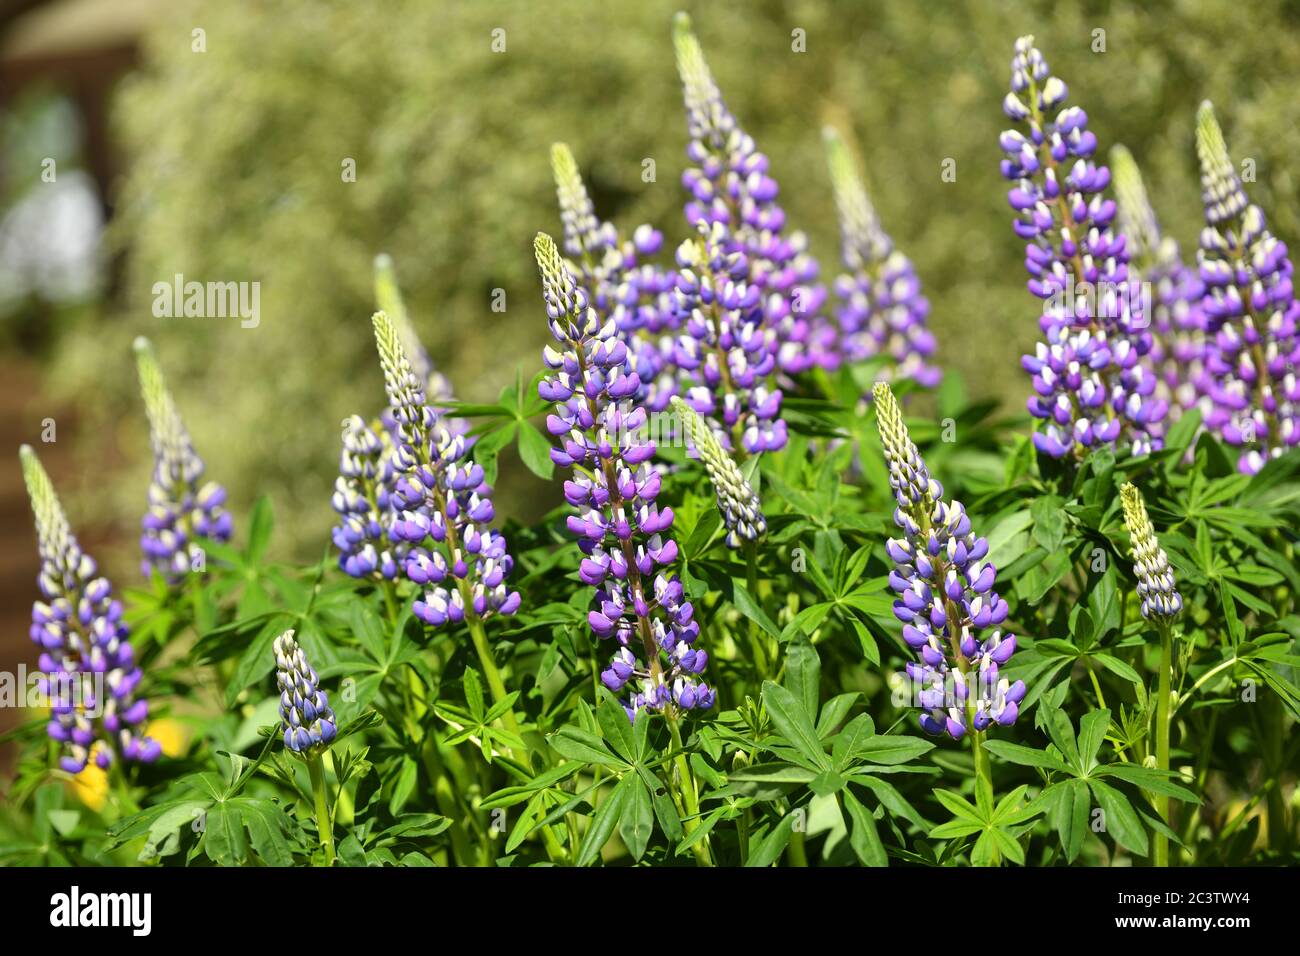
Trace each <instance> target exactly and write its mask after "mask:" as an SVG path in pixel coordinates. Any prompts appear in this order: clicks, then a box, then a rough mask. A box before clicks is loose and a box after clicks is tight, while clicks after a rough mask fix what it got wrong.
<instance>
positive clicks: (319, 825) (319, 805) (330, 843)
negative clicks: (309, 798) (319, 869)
mask: <svg viewBox="0 0 1300 956" xmlns="http://www.w3.org/2000/svg"><path fill="white" fill-rule="evenodd" d="M307 774H308V776H310V777H311V790H312V793H313V794H314V795H315V797H316V829H317V831H318V832H319V833H320V842H321V846H323V847H324V848H325V865H326V866H333V865H334V824H333V823H332V822H331V820H330V808H329V798H328V795H327V794H326V792H325V775H324V774H323V773H321V768H320V760H319V758H316V757H311V758H309V759H308V760H307Z"/></svg>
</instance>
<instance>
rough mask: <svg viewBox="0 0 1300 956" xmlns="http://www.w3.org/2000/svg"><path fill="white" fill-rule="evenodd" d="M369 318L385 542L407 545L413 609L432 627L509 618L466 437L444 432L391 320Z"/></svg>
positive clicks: (502, 563)
mask: <svg viewBox="0 0 1300 956" xmlns="http://www.w3.org/2000/svg"><path fill="white" fill-rule="evenodd" d="M373 321H374V326H375V341H376V344H377V346H378V349H379V361H380V364H381V365H382V366H383V370H384V387H385V389H386V390H387V392H388V401H389V412H390V414H391V416H392V419H393V421H394V427H395V439H394V445H395V447H394V449H393V452H392V456H391V462H392V466H393V469H394V471H395V474H396V480H395V482H394V485H393V490H392V493H391V494H392V507H393V509H394V511H395V512H396V514H395V516H394V518H393V523H392V527H391V528H390V530H389V537H390V538H391V540H392V541H393V542H395V543H397V544H399V545H403V544H404V545H405V546H407V547H408V548H409V550H408V551H407V554H406V558H405V561H404V563H403V572H404V573H405V575H406V577H407V578H408V579H409V580H411V581H412V582H413V583H415V584H416V585H419V586H420V587H422V588H426V590H425V592H424V595H423V597H422V598H420V599H418V600H416V601H415V603H414V605H413V606H412V611H413V612H414V613H415V616H416V617H418V618H419V619H420V620H422V621H424V622H425V623H426V624H429V625H431V626H433V627H440V626H442V625H443V624H446V623H447V622H449V621H450V622H452V623H459V622H460V621H462V620H464V619H465V617H466V616H467V615H471V614H472V615H475V616H477V617H478V618H480V619H481V618H486V617H489V616H491V615H493V614H505V615H510V614H514V613H515V611H517V610H518V609H519V603H520V597H519V592H518V591H511V590H510V589H509V588H508V587H507V586H506V578H507V577H509V575H510V571H511V569H512V568H513V567H514V559H512V558H511V557H510V555H509V553H508V552H507V550H506V542H505V538H503V537H502V536H501V534H500V533H499V532H496V531H493V530H492V529H491V528H489V527H488V524H489V523H490V522H491V521H492V518H493V517H494V511H493V508H492V489H491V487H490V486H489V485H488V484H487V482H486V481H485V479H484V474H483V469H482V467H481V466H479V465H478V464H476V463H475V462H474V461H473V460H472V459H471V458H470V457H469V451H470V446H471V440H470V439H468V438H467V437H466V436H465V435H464V434H463V433H453V432H452V431H450V430H449V429H448V428H447V427H446V425H445V424H444V423H443V420H442V417H441V416H440V415H438V413H437V412H436V411H435V410H434V409H433V408H431V407H430V406H429V404H428V403H427V401H426V399H425V391H424V383H423V382H422V381H421V380H420V379H419V377H418V376H416V374H415V372H414V371H413V370H412V368H411V363H410V361H409V360H408V359H407V357H406V351H405V349H404V348H403V347H402V343H401V339H400V337H399V335H398V332H397V329H396V328H395V327H394V325H393V322H392V320H391V319H389V318H388V316H387V315H385V314H384V313H383V312H376V313H375V315H374V320H373Z"/></svg>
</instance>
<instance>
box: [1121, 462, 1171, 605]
mask: <svg viewBox="0 0 1300 956" xmlns="http://www.w3.org/2000/svg"><path fill="white" fill-rule="evenodd" d="M1119 496H1120V503H1121V504H1122V506H1123V508H1124V527H1126V528H1128V534H1129V541H1130V543H1131V544H1132V545H1133V573H1134V574H1135V575H1136V576H1137V580H1138V586H1137V593H1138V598H1139V599H1140V600H1141V602H1142V604H1141V610H1142V616H1143V617H1145V618H1147V619H1148V620H1150V619H1151V618H1153V617H1154V618H1157V619H1164V620H1171V619H1173V618H1175V617H1177V616H1178V615H1179V614H1180V613H1181V612H1182V610H1183V596H1182V595H1181V594H1179V593H1178V582H1177V581H1175V580H1174V570H1173V568H1171V567H1170V566H1169V556H1168V555H1166V554H1165V549H1164V548H1162V547H1160V541H1159V539H1157V538H1156V529H1155V528H1154V527H1153V526H1152V524H1151V518H1150V516H1149V515H1148V514H1147V504H1146V501H1144V500H1143V498H1142V492H1141V491H1139V490H1138V488H1137V486H1136V485H1135V484H1133V483H1132V482H1131V481H1126V482H1125V483H1124V485H1123V486H1122V487H1121V488H1120V490H1119Z"/></svg>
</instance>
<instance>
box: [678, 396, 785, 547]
mask: <svg viewBox="0 0 1300 956" xmlns="http://www.w3.org/2000/svg"><path fill="white" fill-rule="evenodd" d="M673 410H674V411H675V412H677V417H678V420H679V421H680V422H681V423H682V424H683V426H684V427H685V430H686V434H687V437H688V438H689V439H690V441H691V444H692V445H693V446H694V447H695V451H696V453H697V454H698V455H699V456H700V461H702V462H704V469H705V471H707V472H708V473H709V480H710V481H711V482H713V488H714V491H715V493H716V494H717V498H718V511H720V512H721V513H722V520H723V523H724V524H725V525H726V528H727V547H729V548H739V547H740V546H741V543H742V542H745V541H757V540H758V539H759V538H761V537H762V536H763V535H764V534H766V533H767V519H766V518H764V517H763V506H762V503H761V502H760V501H759V500H758V494H757V493H756V492H755V491H754V489H753V488H752V487H751V486H750V484H749V482H748V481H746V480H745V476H744V475H743V474H741V471H740V468H739V467H738V466H737V465H736V463H735V462H734V461H732V460H731V456H730V455H728V454H727V453H726V452H725V451H724V450H723V448H722V446H721V445H719V444H718V439H717V438H716V437H714V434H713V430H712V429H711V428H709V426H708V424H707V423H706V422H705V421H704V419H703V418H701V417H700V416H699V413H698V412H696V411H695V410H694V409H693V408H691V407H690V406H689V405H687V404H686V403H685V402H684V401H682V400H681V399H680V398H676V397H674V398H673Z"/></svg>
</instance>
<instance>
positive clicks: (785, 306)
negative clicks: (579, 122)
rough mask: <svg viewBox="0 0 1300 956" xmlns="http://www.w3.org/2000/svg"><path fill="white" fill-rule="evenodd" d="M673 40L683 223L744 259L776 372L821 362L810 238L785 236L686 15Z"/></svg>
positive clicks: (757, 159) (763, 162)
mask: <svg viewBox="0 0 1300 956" xmlns="http://www.w3.org/2000/svg"><path fill="white" fill-rule="evenodd" d="M673 40H674V45H675V47H676V52H677V70H678V73H679V74H680V75H681V80H682V88H683V93H684V98H685V102H686V120H687V131H688V134H689V136H690V143H689V144H688V145H687V148H686V155H687V158H688V159H689V160H690V162H691V163H692V164H694V165H692V166H691V167H690V168H688V169H687V170H686V171H685V172H684V173H683V174H682V184H683V185H684V186H685V187H686V190H687V192H688V193H689V194H690V199H689V200H688V202H687V204H686V218H687V220H688V221H689V222H690V224H691V225H692V226H694V227H696V228H697V229H701V231H704V230H711V231H712V232H713V235H714V237H715V239H714V241H716V242H718V243H719V244H720V245H721V246H722V253H723V254H724V255H730V254H733V253H738V254H741V258H739V259H737V260H736V262H737V263H738V264H739V265H740V266H741V268H742V271H740V272H734V273H731V274H730V275H731V277H732V278H733V279H734V280H735V281H737V282H741V283H743V284H744V285H745V286H746V287H747V288H749V289H752V290H753V295H754V299H755V302H754V305H755V306H758V307H760V309H761V315H762V324H763V325H765V326H766V327H768V328H770V329H771V330H773V331H774V332H775V333H776V339H777V345H776V348H775V353H776V359H777V361H778V363H779V364H780V367H781V369H782V370H783V371H785V372H790V373H795V372H801V371H804V370H805V369H808V368H810V367H812V366H813V365H815V364H818V363H819V362H825V361H827V360H826V357H825V356H824V355H822V354H821V353H820V352H819V349H818V346H819V344H820V343H821V340H822V337H821V336H820V335H818V334H815V333H816V331H817V329H818V328H819V327H820V326H821V324H822V323H820V322H819V321H814V319H815V317H816V316H817V315H818V313H819V311H820V310H821V308H822V305H823V303H824V302H825V300H826V289H825V287H824V286H822V285H820V284H818V282H817V275H818V271H819V269H818V265H817V262H816V260H815V259H814V258H813V257H812V256H811V255H810V254H809V252H808V242H807V239H806V238H805V236H804V235H803V234H802V233H798V232H794V233H786V231H785V211H784V210H783V209H782V208H781V207H780V205H778V204H777V202H776V196H777V192H778V187H777V183H776V180H775V179H773V178H772V177H771V176H770V175H769V174H768V159H767V156H766V155H764V154H763V153H761V152H759V150H758V148H757V147H756V146H755V144H754V140H753V138H752V137H751V136H749V135H748V134H747V133H746V132H745V131H744V130H743V129H741V128H740V126H739V124H738V123H737V122H736V118H735V117H734V116H733V115H732V114H731V112H730V110H728V109H727V106H726V104H725V103H724V102H723V99H722V94H721V92H720V91H719V89H718V85H717V83H716V82H715V81H714V79H713V74H712V73H711V72H710V71H709V67H708V64H707V63H706V62H705V60H704V52H703V50H702V49H701V48H700V43H699V41H698V40H697V39H696V38H695V35H694V34H693V33H692V32H691V22H690V18H689V17H688V16H687V15H686V14H684V13H679V14H677V17H676V19H675V20H674V36H673ZM679 261H680V257H679ZM692 404H694V403H692ZM697 410H699V409H698V408H697ZM702 413H703V414H705V415H707V414H708V413H707V412H702Z"/></svg>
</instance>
